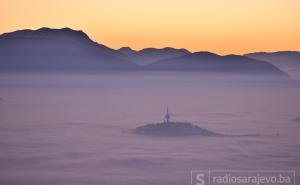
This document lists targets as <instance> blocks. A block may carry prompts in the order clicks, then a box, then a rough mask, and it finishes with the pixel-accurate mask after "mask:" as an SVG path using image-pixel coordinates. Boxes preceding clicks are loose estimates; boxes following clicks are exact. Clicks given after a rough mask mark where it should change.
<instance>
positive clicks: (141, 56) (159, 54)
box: [119, 47, 190, 65]
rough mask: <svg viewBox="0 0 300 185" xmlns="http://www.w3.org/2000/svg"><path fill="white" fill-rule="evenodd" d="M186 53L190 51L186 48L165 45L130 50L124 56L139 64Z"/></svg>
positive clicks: (146, 63)
mask: <svg viewBox="0 0 300 185" xmlns="http://www.w3.org/2000/svg"><path fill="white" fill-rule="evenodd" d="M121 49H122V48H121ZM123 50H124V48H123ZM119 51H120V50H119ZM187 54H190V52H189V51H188V50H186V49H175V48H171V47H165V48H161V49H157V48H145V49H142V50H140V51H135V52H131V53H130V54H127V55H126V56H127V59H128V60H130V61H133V62H135V63H137V64H139V65H148V64H151V63H154V62H156V61H159V60H163V59H168V58H175V57H180V56H183V55H187Z"/></svg>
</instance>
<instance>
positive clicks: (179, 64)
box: [0, 28, 284, 75]
mask: <svg viewBox="0 0 300 185" xmlns="http://www.w3.org/2000/svg"><path fill="white" fill-rule="evenodd" d="M41 69H44V70H115V69H117V70H140V69H143V70H185V71H186V70H194V71H195V70H197V71H208V72H210V71H213V72H232V73H247V74H250V73H252V74H258V73H260V74H276V75H278V74H280V75H284V73H283V72H281V71H280V70H279V69H278V68H277V67H275V66H273V65H272V64H269V63H267V62H264V61H261V60H259V59H253V57H251V56H248V55H245V56H240V55H227V56H220V55H217V54H214V53H210V52H195V53H191V52H190V51H188V50H186V49H175V48H171V47H166V48H161V49H157V48H145V49H142V50H139V51H135V50H132V49H131V48H129V47H123V48H120V49H118V50H115V49H112V48H109V47H107V46H105V45H103V44H99V43H97V42H94V41H93V40H91V39H90V38H89V36H88V35H87V34H85V33H84V32H83V31H76V30H72V29H70V28H62V29H51V28H40V29H37V30H29V29H27V30H19V31H15V32H11V33H4V34H2V35H0V70H41Z"/></svg>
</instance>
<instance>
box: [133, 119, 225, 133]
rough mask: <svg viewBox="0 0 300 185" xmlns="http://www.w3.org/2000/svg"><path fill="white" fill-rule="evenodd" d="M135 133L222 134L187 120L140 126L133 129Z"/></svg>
mask: <svg viewBox="0 0 300 185" xmlns="http://www.w3.org/2000/svg"><path fill="white" fill-rule="evenodd" d="M134 132H135V133H136V134H141V135H150V136H222V134H218V133H215V132H212V131H209V130H207V129H204V128H201V127H199V126H197V125H193V124H191V123H188V122H163V123H153V124H147V125H144V126H140V127H137V128H135V129H134Z"/></svg>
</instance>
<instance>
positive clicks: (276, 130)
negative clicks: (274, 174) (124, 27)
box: [0, 71, 300, 185]
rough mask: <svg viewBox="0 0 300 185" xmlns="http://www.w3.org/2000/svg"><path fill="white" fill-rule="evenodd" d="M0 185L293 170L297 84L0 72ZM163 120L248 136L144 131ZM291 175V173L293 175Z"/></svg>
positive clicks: (217, 76) (233, 77)
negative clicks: (168, 118) (214, 171)
mask: <svg viewBox="0 0 300 185" xmlns="http://www.w3.org/2000/svg"><path fill="white" fill-rule="evenodd" d="M0 97H1V99H0V123H1V124H0V151H1V152H0V164H1V166H0V184H15V185H19V184H20V185H21V184H22V185H29V184H30V185H32V184H41V182H42V184H44V185H48V184H49V185H50V184H51V185H53V184H73V185H77V184H78V185H79V184H106V185H115V184H120V185H132V184H149V185H150V184H156V185H165V184H173V185H182V184H190V170H197V169H198V170H202V169H204V170H206V169H220V170H223V169H225V170H226V169H239V170H241V169H244V170H289V169H293V170H300V162H299V161H300V136H299V131H300V121H299V120H300V112H299V110H300V86H299V84H298V82H296V81H293V80H286V79H282V78H281V77H276V76H275V77H272V76H259V75H238V74H222V73H201V72H197V71H194V72H184V71H173V72H171V71H98V72H95V71H93V72H85V73H84V72H81V73H77V72H70V71H68V72H61V71H60V72H53V71H52V72H49V71H48V72H40V71H35V72H32V71H31V72H30V71H25V72H24V71H23V72H1V73H0ZM167 105H168V106H169V111H170V113H171V120H172V121H188V122H191V123H193V124H195V125H197V126H200V127H203V128H206V129H209V130H211V131H214V132H217V133H223V134H230V135H240V134H255V135H257V136H249V137H153V136H141V135H136V134H133V133H131V132H130V130H131V129H133V128H135V127H138V126H141V125H144V124H147V123H156V122H161V121H162V120H163V119H164V114H165V111H166V107H167ZM296 178H297V179H298V180H299V178H300V177H299V176H297V177H296Z"/></svg>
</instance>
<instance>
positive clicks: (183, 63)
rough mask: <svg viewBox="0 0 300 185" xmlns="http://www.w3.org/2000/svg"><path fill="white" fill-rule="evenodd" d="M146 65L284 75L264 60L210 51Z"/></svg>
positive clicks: (167, 68) (178, 68) (157, 68)
mask: <svg viewBox="0 0 300 185" xmlns="http://www.w3.org/2000/svg"><path fill="white" fill-rule="evenodd" d="M146 67H147V68H148V69H151V70H193V71H195V70H197V71H198V70H200V71H206V72H234V73H236V72H237V73H247V74H250V73H251V74H272V75H285V74H284V73H283V72H281V71H280V70H279V69H278V68H277V67H275V66H273V65H272V64H269V63H267V62H264V61H259V60H256V59H251V58H248V57H244V56H239V55H226V56H220V55H217V54H214V53H211V52H195V53H191V54H188V55H184V56H180V57H177V58H171V59H164V60H160V61H158V62H155V63H152V64H150V65H148V66H146Z"/></svg>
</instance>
